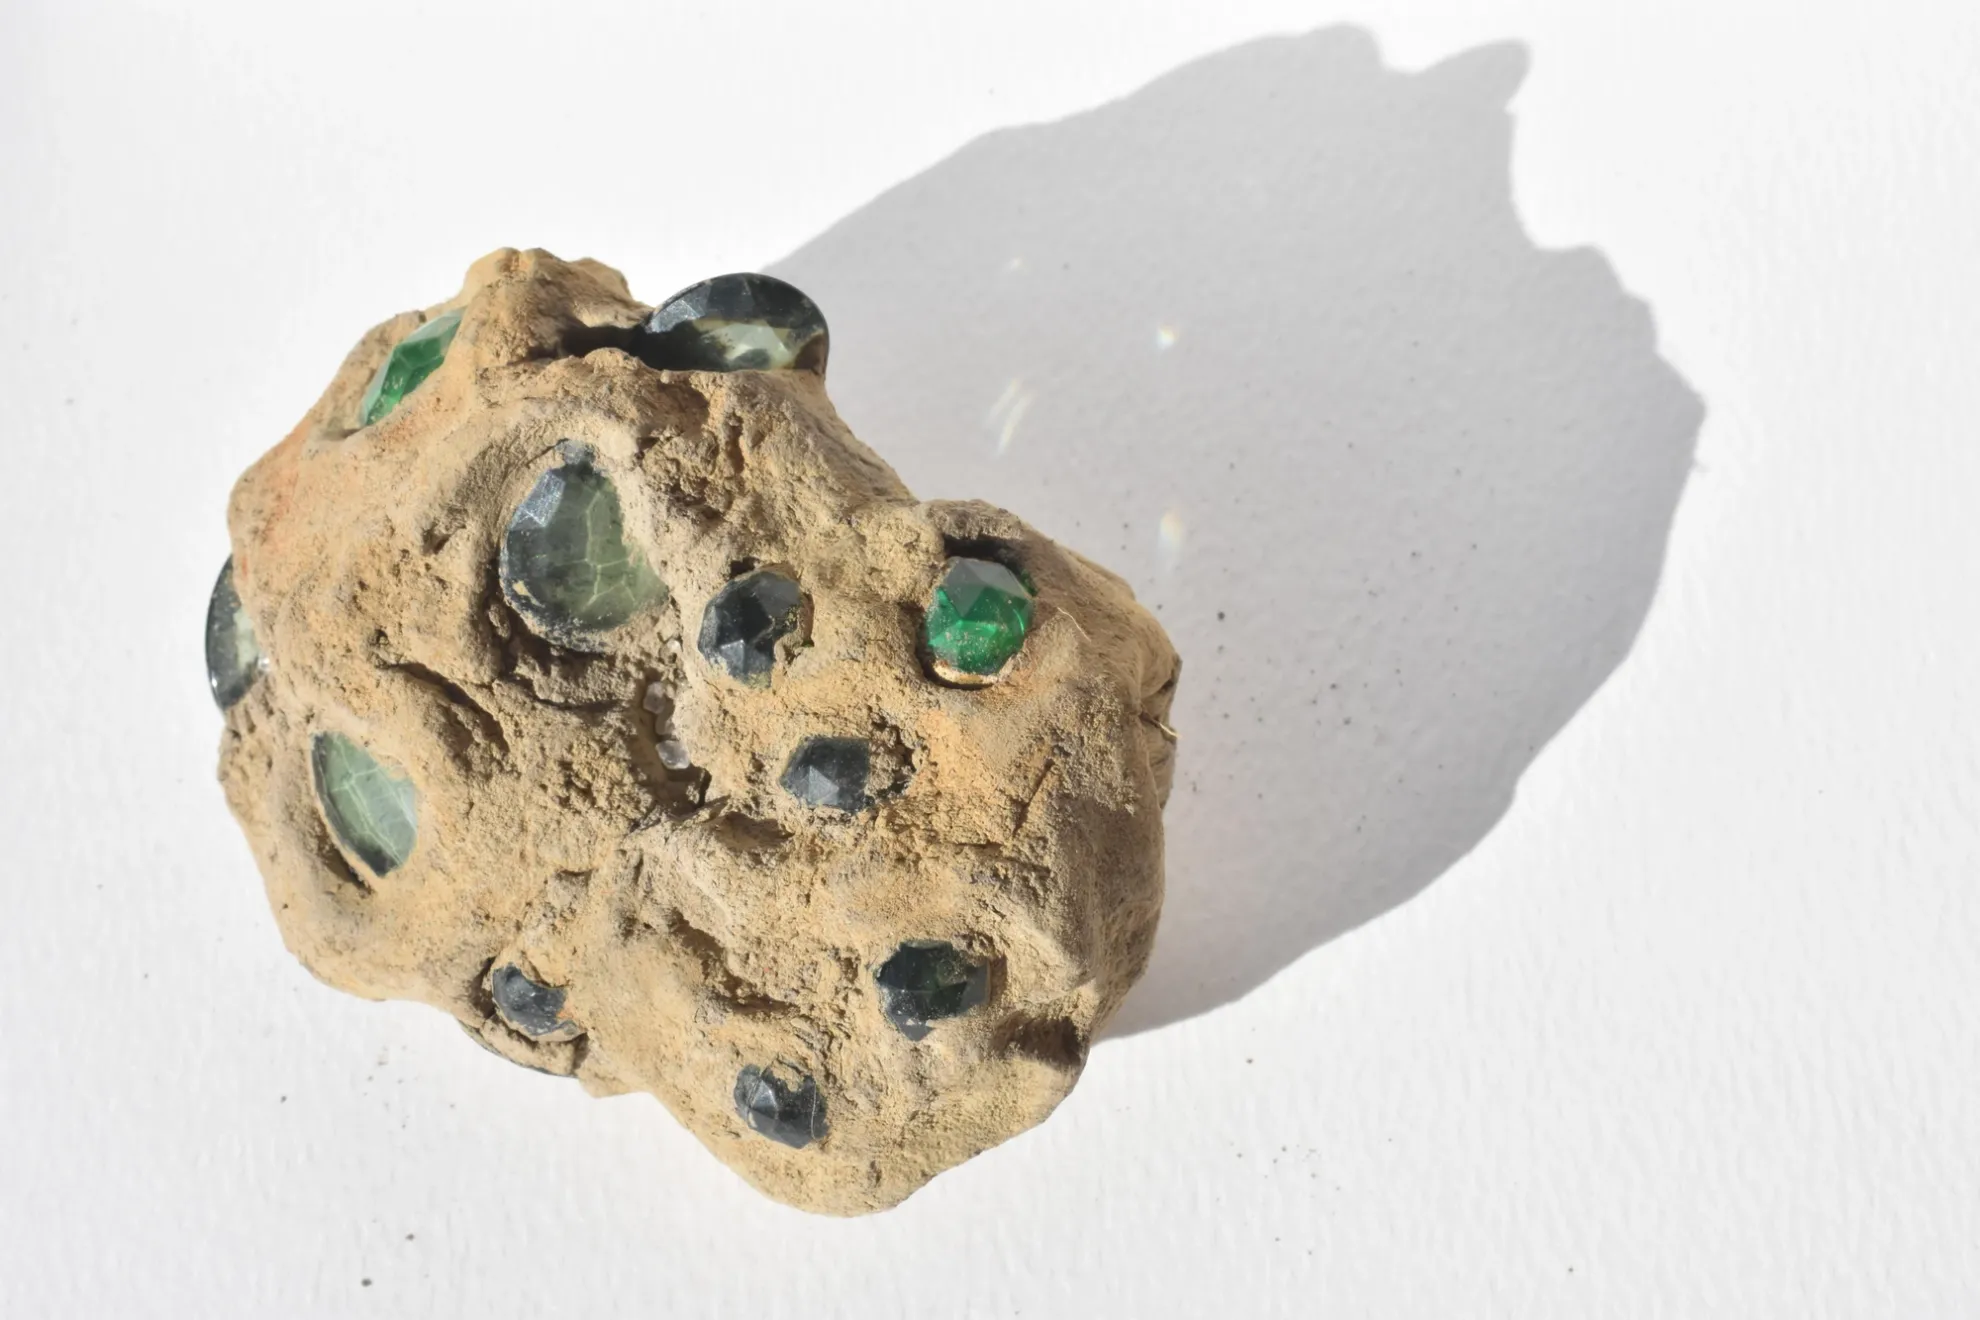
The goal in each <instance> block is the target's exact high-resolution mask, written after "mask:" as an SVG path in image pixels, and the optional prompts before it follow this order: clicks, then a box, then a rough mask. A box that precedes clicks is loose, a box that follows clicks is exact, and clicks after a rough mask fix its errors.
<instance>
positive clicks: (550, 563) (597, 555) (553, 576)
mask: <svg viewBox="0 0 1980 1320" xmlns="http://www.w3.org/2000/svg"><path fill="white" fill-rule="evenodd" d="M500 558H501V563H500V565H499V570H498V571H499V572H500V574H501V580H502V594H503V595H504V596H505V597H506V598H507V599H508V602H509V604H510V605H512V606H514V607H515V609H516V612H517V613H519V614H521V615H522V616H523V617H524V618H525V619H527V620H529V622H530V623H531V624H532V625H534V626H535V627H536V629H537V630H538V631H539V632H542V633H543V634H545V635H546V636H548V637H549V638H550V639H551V640H552V641H556V642H560V643H562V644H564V645H567V646H572V647H575V648H577V649H580V650H587V649H592V648H590V647H589V646H587V645H586V638H587V636H595V635H596V634H599V633H605V632H610V631H611V630H612V629H614V628H617V627H618V626H619V625H620V624H623V623H625V622H626V621H627V620H628V619H630V618H632V617H633V616H634V615H635V614H638V613H639V612H640V611H642V610H645V609H647V608H649V607H651V606H654V605H658V604H660V603H661V602H662V601H664V600H665V599H666V598H667V587H666V584H665V583H663V582H661V581H660V579H659V578H658V577H657V576H656V575H655V574H654V572H653V570H652V569H650V568H648V567H647V566H646V560H645V558H644V557H643V556H641V554H640V553H639V551H638V550H637V549H635V548H634V547H633V546H632V545H631V544H630V543H629V542H627V540H626V528H625V516H624V514H623V513H622V511H621V510H620V508H619V493H618V491H617V490H616V489H614V488H613V486H612V479H611V478H610V477H608V476H606V475H605V474H604V473H603V472H600V471H599V470H598V468H597V467H596V466H594V464H593V463H592V461H591V458H590V457H589V456H588V455H581V454H580V455H577V456H573V457H570V458H567V459H566V461H565V462H564V463H562V464H561V465H559V466H558V467H555V468H553V469H551V470H550V471H548V472H546V473H544V474H543V475H542V476H541V477H539V478H537V481H536V485H535V486H534V487H532V488H531V489H530V492H529V494H528V495H527V496H525V497H524V499H523V502H522V504H521V505H520V506H519V507H518V508H517V509H516V512H515V516H514V517H512V518H511V519H509V527H508V531H507V532H506V533H504V535H503V537H502V551H501V556H500Z"/></svg>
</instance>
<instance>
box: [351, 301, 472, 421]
mask: <svg viewBox="0 0 1980 1320" xmlns="http://www.w3.org/2000/svg"><path fill="white" fill-rule="evenodd" d="M460 328H461V314H460V313H459V312H442V313H441V314H440V315H438V316H436V317H434V318H433V319H432V320H431V321H428V322H427V323H426V324H425V325H423V326H421V327H419V329H417V330H415V331H413V332H412V333H411V334H409V335H407V336H406V337H405V338H404V339H401V340H400V341H399V342H398V343H397V344H396V345H394V346H393V348H392V352H391V353H390V354H389V355H388V356H387V357H386V359H385V364H384V365H383V366H381V367H379V368H378V374H377V375H375V376H373V377H372V378H371V387H370V388H369V389H367V390H366V391H365V392H364V402H362V403H360V404H359V405H358V425H359V426H370V425H371V424H372V423H373V422H375V421H377V420H378V419H379V418H381V417H383V416H385V415H386V414H387V413H389V412H391V411H392V410H393V409H394V408H396V407H398V406H399V403H400V401H401V400H402V399H404V398H405V397H406V396H407V395H408V394H411V393H412V392H413V390H415V389H416V388H418V386H419V383H420V382H421V381H423V380H425V379H426V378H427V377H428V376H431V375H432V374H433V371H434V368H436V367H438V366H439V365H440V364H441V363H442V362H444V361H446V360H447V346H448V345H449V344H451V343H453V342H454V332H455V331H456V330H459V329H460Z"/></svg>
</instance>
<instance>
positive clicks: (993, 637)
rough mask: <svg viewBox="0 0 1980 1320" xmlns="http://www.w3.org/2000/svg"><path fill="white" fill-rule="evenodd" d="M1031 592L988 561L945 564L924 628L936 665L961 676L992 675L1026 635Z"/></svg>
mask: <svg viewBox="0 0 1980 1320" xmlns="http://www.w3.org/2000/svg"><path fill="white" fill-rule="evenodd" d="M1031 613H1032V597H1031V592H1030V590H1029V589H1027V588H1026V587H1025V585H1024V583H1023V582H1021V581H1019V580H1018V575H1017V574H1015V573H1013V572H1011V570H1010V569H1008V568H1005V567H1004V566H1003V565H1002V564H999V563H995V562H993V561H991V560H988V559H951V560H950V561H949V571H948V572H947V573H945V574H943V576H942V581H941V582H940V583H939V584H937V585H936V588H935V599H934V600H933V601H932V602H931V603H930V604H929V606H928V616H927V620H926V622H925V626H924V632H925V636H926V638H927V641H928V650H929V653H930V654H932V655H933V656H934V657H935V659H936V661H937V663H938V664H940V665H943V666H946V667H947V668H949V669H951V670H954V671H956V672H958V673H962V674H973V675H977V676H987V675H991V674H995V673H996V672H997V671H998V670H1000V669H1002V668H1003V667H1004V666H1005V665H1006V664H1008V663H1009V662H1010V659H1011V657H1012V656H1014V655H1016V654H1017V653H1018V651H1019V650H1020V649H1021V648H1022V647H1023V646H1024V638H1025V634H1026V633H1028V632H1030V631H1031Z"/></svg>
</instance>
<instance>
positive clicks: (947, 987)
mask: <svg viewBox="0 0 1980 1320" xmlns="http://www.w3.org/2000/svg"><path fill="white" fill-rule="evenodd" d="M873 979H874V981H875V982H876V983H878V984H879V986H880V1009H881V1011H882V1012H883V1013H885V1014H886V1015H887V1020H888V1021H889V1022H891V1023H893V1024H894V1025H895V1026H896V1027H899V1028H900V1031H901V1034H902V1035H903V1036H906V1037H907V1038H908V1039H909V1040H920V1039H921V1038H922V1037H923V1036H926V1035H927V1034H928V1024H929V1023H931V1022H934V1021H936V1020H938V1019H940V1018H952V1017H956V1016H959V1015H960V1014H963V1013H967V1012H968V1011H969V1010H970V1009H972V1008H975V1007H976V1006H977V1005H978V1004H981V1003H982V1002H983V1001H984V1000H985V999H986V998H988V997H989V993H990V969H989V968H988V967H986V966H984V965H983V964H981V963H976V962H971V961H970V960H969V959H968V958H967V957H966V956H964V954H963V952H962V951H961V950H960V949H958V948H956V946H955V945H953V944H949V943H946V942H944V941H942V940H907V941H905V942H904V943H902V945H901V947H900V948H898V949H896V950H894V956H893V957H891V958H889V959H887V961H886V962H883V963H881V964H880V967H879V970H878V971H876V972H874V973H873Z"/></svg>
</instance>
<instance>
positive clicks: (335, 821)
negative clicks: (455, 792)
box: [309, 733, 419, 876]
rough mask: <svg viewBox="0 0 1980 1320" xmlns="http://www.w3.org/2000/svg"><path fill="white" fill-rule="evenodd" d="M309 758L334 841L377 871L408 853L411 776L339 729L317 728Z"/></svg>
mask: <svg viewBox="0 0 1980 1320" xmlns="http://www.w3.org/2000/svg"><path fill="white" fill-rule="evenodd" d="M309 761H310V769H311V771H312V773H313V775H314V777H315V780H316V796H317V799H318V801H320V802H321V803H322V804H323V815H324V818H325V819H327V820H328V821H329V822H330V829H331V832H332V833H334V834H335V835H336V836H337V842H339V843H341V844H343V845H344V848H345V849H346V850H347V851H348V852H350V853H352V854H353V855H355V856H356V857H357V859H358V860H359V861H361V862H363V863H364V864H365V865H366V866H368V867H370V868H371V871H372V873H373V874H374V875H378V876H383V875H386V874H388V873H389V872H391V871H393V870H395V869H397V868H398V866H399V865H400V864H401V863H403V862H404V861H405V860H406V858H408V857H410V856H412V850H413V842H414V840H415V839H416V837H417V836H418V832H419V815H418V806H417V803H416V800H415V794H414V792H413V785H412V780H410V779H408V778H406V777H405V776H404V775H401V774H397V773H395V772H394V771H392V770H390V769H388V768H387V767H386V765H385V763H384V762H383V761H380V760H379V759H378V758H377V757H376V756H373V755H372V754H371V753H370V752H368V751H366V750H365V749H364V748H363V747H361V746H359V745H358V744H357V743H356V742H354V741H352V740H351V739H349V738H346V737H345V736H344V735H343V734H341V733H319V734H317V735H316V737H315V738H314V739H312V740H311V742H310V748H309Z"/></svg>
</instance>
